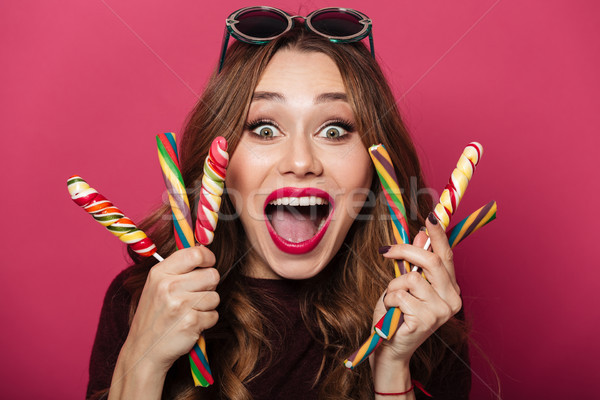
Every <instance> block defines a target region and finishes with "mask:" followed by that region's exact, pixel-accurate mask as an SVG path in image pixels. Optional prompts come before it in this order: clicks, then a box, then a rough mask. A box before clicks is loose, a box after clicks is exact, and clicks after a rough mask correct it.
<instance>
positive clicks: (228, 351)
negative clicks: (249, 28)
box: [125, 26, 466, 400]
mask: <svg viewBox="0 0 600 400" xmlns="http://www.w3.org/2000/svg"><path fill="white" fill-rule="evenodd" d="M283 48H291V49H293V50H297V51H301V52H322V53H325V54H326V55H328V56H330V57H331V58H332V59H333V61H334V62H335V63H336V64H337V66H338V68H339V70H340V72H341V75H342V78H343V81H344V83H345V86H346V91H347V94H348V98H349V103H350V105H351V106H352V108H353V111H354V114H355V117H356V121H357V130H358V131H359V132H361V134H362V140H363V144H364V145H365V146H370V145H372V144H376V143H383V144H384V145H385V146H386V147H387V149H388V151H389V153H390V156H391V158H392V161H393V163H394V165H395V166H396V174H397V176H398V180H399V184H400V187H401V188H403V189H404V190H405V193H404V195H403V198H404V202H405V204H406V207H407V209H409V210H416V211H417V212H416V215H415V216H414V218H409V221H408V222H409V227H410V231H411V232H410V233H411V236H414V235H416V233H417V232H418V230H419V228H420V227H421V226H422V225H424V217H425V216H426V215H427V214H428V213H429V211H430V210H431V206H432V204H431V199H430V198H429V197H422V198H417V197H416V192H417V190H418V188H424V187H425V183H424V180H423V177H422V174H421V169H420V165H419V160H418V157H417V154H416V151H415V148H414V146H413V143H412V141H411V139H410V137H409V135H408V132H407V130H406V128H405V126H404V124H403V122H402V120H401V118H400V114H399V112H398V109H397V107H396V102H395V99H394V97H393V95H392V92H391V90H390V88H389V86H388V84H387V82H386V79H385V77H384V75H383V73H382V71H381V70H380V68H379V66H378V64H377V62H376V61H375V60H374V59H373V57H372V56H371V54H370V52H369V51H368V49H367V48H366V47H365V46H364V45H363V44H362V43H352V44H335V43H332V42H330V41H328V40H326V39H324V38H322V37H319V36H317V35H314V34H311V33H309V32H308V31H306V30H305V29H303V28H302V27H301V26H300V27H297V28H295V29H293V30H291V31H290V32H288V33H287V34H285V35H283V36H281V37H279V38H277V39H276V40H274V41H272V42H270V43H269V44H267V45H265V46H258V45H250V44H245V43H242V42H235V43H234V44H233V45H232V46H231V47H230V49H229V50H228V52H227V57H226V61H225V65H224V67H223V70H222V71H221V72H220V73H219V74H216V73H215V74H214V75H213V76H212V77H211V79H210V81H209V83H208V85H207V87H206V89H205V91H204V93H203V95H202V97H201V99H200V100H199V101H198V104H197V105H196V107H195V108H194V110H193V111H192V112H191V113H190V115H189V118H188V122H187V126H186V128H185V132H184V133H183V136H182V140H181V144H180V158H181V159H180V164H181V172H182V175H183V179H184V181H185V182H186V184H187V186H188V189H191V191H192V193H191V194H190V204H194V205H195V204H197V199H198V190H199V188H200V180H201V178H202V167H203V160H204V157H205V156H206V154H207V153H208V149H209V146H210V143H211V141H212V140H213V139H214V138H215V137H216V136H219V135H221V136H224V137H225V138H226V139H227V141H228V142H229V146H230V147H229V148H230V152H231V153H234V152H235V148H236V146H237V144H238V142H239V138H240V134H241V132H242V130H243V126H244V122H245V118H246V115H247V113H248V109H249V105H250V101H251V97H252V94H253V91H254V88H255V87H256V85H257V83H258V80H259V78H260V76H261V74H262V73H263V71H264V69H265V67H266V65H267V64H268V63H269V61H270V59H271V58H272V57H273V55H274V54H275V53H276V52H277V51H278V50H279V49H283ZM371 191H372V193H373V194H374V196H373V197H372V198H370V199H369V200H368V201H367V202H366V203H365V205H364V207H363V209H362V210H361V214H360V215H359V218H357V219H356V221H355V222H354V224H353V225H352V227H351V229H350V231H349V233H348V234H347V237H346V238H345V242H344V244H343V245H342V247H341V249H340V250H339V252H338V253H337V254H336V255H335V256H334V258H333V260H332V261H331V262H330V263H329V265H328V266H327V267H326V268H325V270H324V271H323V272H322V273H320V274H319V275H317V276H316V277H314V278H311V280H310V283H311V284H310V285H305V289H304V290H303V291H302V295H301V299H300V307H301V312H302V315H303V318H304V320H305V322H306V323H307V326H311V327H312V328H311V329H313V330H315V331H316V334H315V337H319V338H322V339H320V340H322V342H323V360H322V364H321V365H322V366H321V371H320V373H319V375H320V376H319V377H318V379H319V385H320V398H323V399H356V398H360V399H368V398H372V397H373V396H374V395H373V390H372V384H371V371H370V368H369V365H368V363H363V364H362V365H360V366H359V367H358V368H356V369H355V370H354V371H350V370H348V369H346V368H345V367H344V366H343V360H344V358H345V357H347V356H348V355H349V354H351V353H352V352H353V351H354V350H356V349H357V348H358V346H359V345H360V344H361V341H362V340H364V339H365V338H366V337H367V336H368V335H369V333H370V329H371V320H372V315H373V308H374V305H375V303H376V301H377V299H378V298H379V296H380V295H381V293H382V292H383V290H385V288H386V287H387V285H388V283H389V281H390V280H391V279H392V278H393V270H392V266H391V263H389V262H386V261H384V260H383V259H382V257H381V256H380V255H379V254H378V252H377V250H378V249H379V247H380V246H383V245H387V244H390V243H391V242H392V238H391V235H390V232H391V225H390V223H389V221H385V220H383V221H382V218H381V216H385V215H387V208H386V205H385V202H384V200H383V198H382V196H380V185H379V180H378V179H377V177H376V176H374V177H373V184H372V187H371ZM195 211H196V210H195V208H194V209H192V214H193V216H195ZM221 214H222V215H223V217H222V218H221V220H220V222H219V226H218V229H217V231H216V232H215V238H214V241H213V243H212V244H211V245H210V246H209V247H210V249H211V250H212V251H213V252H214V253H215V255H216V257H217V263H216V267H217V268H218V270H219V272H220V274H221V276H222V280H221V283H220V285H219V287H218V289H217V290H218V292H219V294H220V297H221V299H222V300H221V304H220V306H219V309H218V311H219V315H220V319H219V322H218V323H217V325H216V326H215V327H214V328H213V329H210V330H208V331H207V332H205V334H206V339H207V343H208V355H209V360H210V363H211V368H212V371H213V375H214V376H215V384H214V385H213V386H212V387H211V388H209V389H194V388H193V384H192V381H191V377H190V372H189V366H188V365H187V362H188V361H187V357H182V358H181V359H179V360H178V361H177V362H176V363H175V364H174V365H173V367H172V368H171V370H170V371H169V374H168V375H167V380H166V382H165V391H164V395H165V397H169V398H176V399H195V398H211V399H212V398H215V399H217V398H218V399H236V400H238V399H239V400H241V399H250V398H251V397H250V394H249V392H248V390H247V389H246V387H245V383H247V382H248V381H250V380H251V379H253V378H254V377H255V376H256V375H257V374H259V373H260V372H261V371H257V370H256V369H257V360H258V359H259V357H260V356H261V355H263V356H264V352H269V349H270V347H269V344H268V343H267V340H266V337H265V328H264V327H265V326H266V324H267V323H268V322H267V321H264V317H263V316H262V314H261V312H260V311H259V308H258V305H257V304H256V301H255V300H253V298H252V297H251V296H250V295H249V294H248V293H246V291H245V290H244V288H243V286H242V285H243V275H242V273H241V269H240V268H239V266H238V265H237V264H238V263H240V262H241V263H243V259H244V255H245V251H246V248H245V246H244V244H245V233H244V230H243V228H242V226H241V223H240V221H239V219H237V218H235V211H234V207H233V205H232V202H231V201H230V199H229V198H228V197H227V196H224V198H223V204H222V206H221ZM142 229H144V230H146V231H147V232H149V233H150V235H151V237H152V238H153V239H154V241H155V242H156V244H157V246H158V248H159V252H160V253H161V254H163V255H164V254H167V255H168V254H170V253H171V252H173V251H175V241H174V238H173V233H172V232H173V228H172V222H171V220H170V210H169V208H168V206H163V207H161V208H160V209H158V210H157V211H156V212H154V213H153V214H152V215H151V216H150V217H149V218H147V219H146V220H145V221H144V223H143V224H142ZM232 243H233V244H234V245H232ZM132 258H133V259H134V261H135V262H136V265H135V266H134V267H133V269H132V271H133V274H132V275H131V276H130V278H129V279H128V280H127V282H126V284H125V286H126V288H128V289H129V291H130V292H131V293H132V298H133V300H132V303H131V308H130V316H131V318H132V317H133V314H134V313H135V310H136V307H137V303H138V301H139V298H140V296H141V292H142V289H143V286H144V282H145V280H146V277H147V274H148V271H149V269H150V268H151V266H152V264H153V261H152V260H151V259H145V260H141V259H140V258H139V257H137V256H135V254H132ZM130 322H131V321H130ZM464 343H466V333H465V329H464V326H463V325H462V324H460V323H459V322H457V321H456V320H455V319H452V320H450V321H449V322H448V323H447V324H446V325H445V326H444V327H442V328H440V330H439V331H438V332H437V333H436V334H435V335H432V337H430V338H429V339H428V340H427V341H426V342H425V343H424V344H423V345H422V346H421V347H420V348H419V349H418V350H417V352H416V353H415V355H414V356H413V359H412V360H411V372H412V374H413V377H415V378H417V379H420V380H421V381H422V382H423V383H424V384H427V382H428V380H429V378H430V376H431V374H432V371H434V370H436V373H438V372H439V371H438V369H439V367H440V361H441V360H442V358H443V357H444V354H445V351H446V347H447V345H450V346H451V347H454V348H456V347H457V346H462V345H464Z"/></svg>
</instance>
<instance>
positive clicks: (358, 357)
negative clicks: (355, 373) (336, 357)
mask: <svg viewBox="0 0 600 400" xmlns="http://www.w3.org/2000/svg"><path fill="white" fill-rule="evenodd" d="M383 340H384V339H383V338H382V337H381V336H379V335H378V334H377V332H375V331H373V332H371V336H369V338H368V339H367V340H365V342H364V343H363V344H362V345H361V346H360V347H359V348H358V350H356V351H355V352H354V353H352V355H351V356H350V357H348V358H347V359H346V360H344V365H345V366H346V368H348V369H354V368H356V366H358V365H359V364H360V363H362V362H363V361H365V360H366V359H367V357H369V356H370V355H371V353H373V352H374V351H375V349H376V348H377V347H378V346H379V345H380V344H381V342H383Z"/></svg>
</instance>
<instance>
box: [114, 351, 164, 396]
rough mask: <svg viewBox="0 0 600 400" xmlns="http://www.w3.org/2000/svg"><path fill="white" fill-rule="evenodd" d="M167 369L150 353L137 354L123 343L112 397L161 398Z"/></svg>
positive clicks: (115, 372)
mask: <svg viewBox="0 0 600 400" xmlns="http://www.w3.org/2000/svg"><path fill="white" fill-rule="evenodd" d="M167 371H168V368H167V369H165V368H164V367H162V366H159V365H157V363H156V362H153V361H152V360H151V359H149V358H148V355H145V356H144V355H136V353H135V352H132V351H131V350H130V349H129V347H128V346H126V345H123V348H122V349H121V352H120V353H119V358H118V359H117V364H116V366H115V371H114V373H113V377H112V381H111V385H110V398H111V399H113V398H115V399H130V398H131V399H135V398H144V399H160V398H161V395H162V390H163V385H164V381H165V378H166V376H167Z"/></svg>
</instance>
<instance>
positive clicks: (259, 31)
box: [235, 10, 288, 39]
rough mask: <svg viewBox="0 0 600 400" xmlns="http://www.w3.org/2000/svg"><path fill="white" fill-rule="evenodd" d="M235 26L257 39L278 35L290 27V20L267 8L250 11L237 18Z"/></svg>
mask: <svg viewBox="0 0 600 400" xmlns="http://www.w3.org/2000/svg"><path fill="white" fill-rule="evenodd" d="M236 19H237V20H238V21H239V22H238V23H237V24H235V28H236V29H237V30H238V31H239V32H241V33H243V34H244V35H247V36H251V37H253V38H257V39H265V38H270V37H273V36H277V35H279V34H281V33H282V32H284V31H285V30H286V28H287V27H288V20H287V19H286V18H285V17H284V16H283V15H280V14H278V13H275V12H272V11H266V10H254V11H248V12H246V13H243V14H242V15H239V16H238V17H237V18H236Z"/></svg>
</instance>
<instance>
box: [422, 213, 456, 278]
mask: <svg viewBox="0 0 600 400" xmlns="http://www.w3.org/2000/svg"><path fill="white" fill-rule="evenodd" d="M425 224H426V226H427V231H428V232H429V237H430V238H431V247H432V248H433V252H434V253H435V254H437V255H438V256H439V257H440V258H441V259H442V262H443V263H444V266H445V267H446V270H448V274H449V275H450V277H451V278H452V280H453V281H454V282H456V274H455V271H454V259H453V253H452V249H451V248H450V245H449V244H448V237H447V236H446V232H444V229H443V228H442V225H441V224H440V223H439V221H438V219H437V218H436V216H435V214H433V213H429V216H428V217H427V221H426V222H425Z"/></svg>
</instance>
